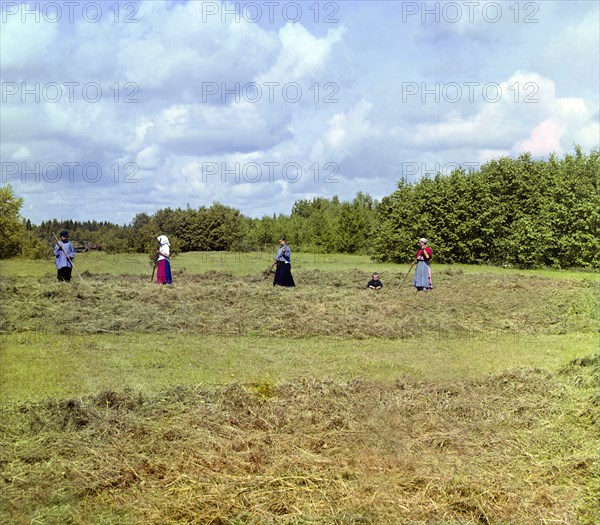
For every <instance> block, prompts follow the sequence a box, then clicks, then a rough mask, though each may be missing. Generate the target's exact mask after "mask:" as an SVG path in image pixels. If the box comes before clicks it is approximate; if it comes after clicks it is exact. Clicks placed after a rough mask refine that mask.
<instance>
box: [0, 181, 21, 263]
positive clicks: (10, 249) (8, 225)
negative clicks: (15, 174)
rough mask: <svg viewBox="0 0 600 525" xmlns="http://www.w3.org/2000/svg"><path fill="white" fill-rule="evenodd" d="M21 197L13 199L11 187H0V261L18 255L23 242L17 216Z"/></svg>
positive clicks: (19, 221) (18, 216)
mask: <svg viewBox="0 0 600 525" xmlns="http://www.w3.org/2000/svg"><path fill="white" fill-rule="evenodd" d="M22 205H23V197H15V194H14V192H13V189H12V186H11V185H10V184H9V185H8V186H3V187H0V236H1V237H2V242H1V243H0V259H8V258H9V257H14V256H15V255H18V254H19V252H20V248H21V246H20V245H21V242H22V241H23V231H24V229H25V228H24V226H23V224H22V219H21V217H20V215H19V212H20V211H21V206H22Z"/></svg>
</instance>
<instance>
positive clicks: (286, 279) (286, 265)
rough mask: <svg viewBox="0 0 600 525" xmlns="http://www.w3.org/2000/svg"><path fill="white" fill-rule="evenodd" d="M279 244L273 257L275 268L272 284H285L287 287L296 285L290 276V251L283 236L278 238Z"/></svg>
mask: <svg viewBox="0 0 600 525" xmlns="http://www.w3.org/2000/svg"><path fill="white" fill-rule="evenodd" d="M279 245H280V246H279V250H277V254H276V255H275V259H274V260H275V263H276V268H275V278H274V279H273V286H286V287H288V288H289V287H292V286H296V284H295V283H294V278H293V277H292V264H291V251H290V247H289V246H288V245H287V244H286V242H285V238H284V237H282V238H281V239H279Z"/></svg>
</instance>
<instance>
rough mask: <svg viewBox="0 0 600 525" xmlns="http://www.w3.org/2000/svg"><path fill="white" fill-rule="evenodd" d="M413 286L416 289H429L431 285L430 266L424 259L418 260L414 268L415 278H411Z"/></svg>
mask: <svg viewBox="0 0 600 525" xmlns="http://www.w3.org/2000/svg"><path fill="white" fill-rule="evenodd" d="M413 286H414V287H415V288H416V289H417V290H431V289H433V285H432V284H431V266H429V264H428V263H426V262H425V261H419V262H418V263H417V268H416V270H415V278H414V279H413Z"/></svg>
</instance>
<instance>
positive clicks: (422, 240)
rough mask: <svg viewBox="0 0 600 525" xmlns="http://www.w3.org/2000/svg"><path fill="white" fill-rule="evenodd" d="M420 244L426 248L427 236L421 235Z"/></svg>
mask: <svg viewBox="0 0 600 525" xmlns="http://www.w3.org/2000/svg"><path fill="white" fill-rule="evenodd" d="M419 246H421V248H425V246H427V239H426V238H425V237H421V238H420V239H419Z"/></svg>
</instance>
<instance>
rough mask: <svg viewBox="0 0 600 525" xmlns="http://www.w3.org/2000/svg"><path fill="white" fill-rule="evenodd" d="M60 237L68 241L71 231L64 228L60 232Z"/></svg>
mask: <svg viewBox="0 0 600 525" xmlns="http://www.w3.org/2000/svg"><path fill="white" fill-rule="evenodd" d="M60 238H61V239H62V240H63V241H68V240H69V232H68V231H67V230H63V231H61V232H60Z"/></svg>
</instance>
